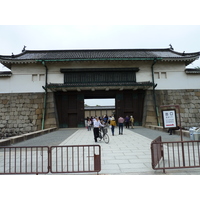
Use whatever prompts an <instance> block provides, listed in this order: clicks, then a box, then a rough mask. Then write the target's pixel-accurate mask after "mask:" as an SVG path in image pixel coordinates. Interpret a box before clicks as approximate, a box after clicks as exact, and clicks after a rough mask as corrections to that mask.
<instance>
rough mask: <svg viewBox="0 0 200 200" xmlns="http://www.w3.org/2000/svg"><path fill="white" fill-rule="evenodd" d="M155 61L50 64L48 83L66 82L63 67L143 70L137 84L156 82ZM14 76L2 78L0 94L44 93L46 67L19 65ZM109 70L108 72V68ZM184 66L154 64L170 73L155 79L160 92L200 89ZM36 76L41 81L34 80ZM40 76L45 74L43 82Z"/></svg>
mask: <svg viewBox="0 0 200 200" xmlns="http://www.w3.org/2000/svg"><path fill="white" fill-rule="evenodd" d="M151 64H152V63H151V62H143V63H141V62H138V61H135V62H122V61H121V62H83V63H82V62H68V63H57V64H49V63H48V64H47V67H48V83H63V81H64V74H63V73H61V72H60V69H61V68H81V67H83V68H93V67H96V68H118V67H119V68H121V67H126V68H128V67H139V69H140V70H139V72H137V73H136V80H137V82H142V81H150V82H152V74H151ZM11 70H12V76H11V77H0V93H25V92H44V90H43V88H42V86H45V67H44V66H43V65H42V64H29V65H15V66H14V67H12V68H11ZM105 70H106V69H105ZM184 70H185V66H184V64H183V63H173V62H159V63H156V64H155V65H154V72H155V73H160V74H161V73H162V72H163V73H166V78H163V77H160V78H156V77H155V83H156V84H157V87H156V89H159V90H162V89H163V90H166V89H199V88H200V81H199V80H200V75H198V74H196V75H194V74H186V73H185V71H184ZM33 75H37V76H38V79H37V78H36V79H37V80H34V81H33V77H32V76H33ZM40 75H44V77H43V79H42V80H40V78H39V77H40Z"/></svg>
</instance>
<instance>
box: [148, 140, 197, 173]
mask: <svg viewBox="0 0 200 200" xmlns="http://www.w3.org/2000/svg"><path fill="white" fill-rule="evenodd" d="M151 156H152V168H153V169H154V170H159V169H162V170H163V172H165V169H178V168H196V167H200V141H177V142H162V140H161V137H158V138H156V139H155V140H154V141H152V143H151Z"/></svg>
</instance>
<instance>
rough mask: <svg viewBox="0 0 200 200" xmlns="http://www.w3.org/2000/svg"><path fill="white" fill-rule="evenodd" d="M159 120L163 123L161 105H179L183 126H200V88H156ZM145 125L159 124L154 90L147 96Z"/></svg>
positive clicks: (148, 92)
mask: <svg viewBox="0 0 200 200" xmlns="http://www.w3.org/2000/svg"><path fill="white" fill-rule="evenodd" d="M155 92H156V101H157V105H158V109H159V121H160V123H161V125H162V117H161V111H160V105H179V106H180V115H181V125H182V127H184V128H186V129H188V128H189V127H193V126H196V127H199V126H200V90H197V89H195V90H192V89H191V90H156V91H155ZM144 108H145V112H144V120H145V125H157V119H156V115H155V108H154V102H153V94H152V91H150V90H149V91H147V93H146V98H145V107H144Z"/></svg>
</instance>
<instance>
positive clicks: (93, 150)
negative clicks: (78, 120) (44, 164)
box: [50, 145, 101, 173]
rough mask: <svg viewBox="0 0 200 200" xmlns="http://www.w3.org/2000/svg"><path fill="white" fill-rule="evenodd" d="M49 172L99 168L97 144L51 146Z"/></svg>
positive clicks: (99, 159) (80, 171)
mask: <svg viewBox="0 0 200 200" xmlns="http://www.w3.org/2000/svg"><path fill="white" fill-rule="evenodd" d="M50 151H51V157H50V166H51V170H50V171H51V173H86V172H99V171H100V170H101V149H100V146H99V145H77V146H74V145H73V146H52V147H51V148H50Z"/></svg>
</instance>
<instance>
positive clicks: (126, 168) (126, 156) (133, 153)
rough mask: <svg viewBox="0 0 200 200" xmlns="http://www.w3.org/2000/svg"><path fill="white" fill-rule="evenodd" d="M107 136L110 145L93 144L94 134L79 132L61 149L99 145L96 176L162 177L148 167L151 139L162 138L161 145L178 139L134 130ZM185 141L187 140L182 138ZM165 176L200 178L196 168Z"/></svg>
mask: <svg viewBox="0 0 200 200" xmlns="http://www.w3.org/2000/svg"><path fill="white" fill-rule="evenodd" d="M108 134H109V136H110V142H109V144H105V143H104V141H99V142H97V143H95V142H94V139H93V132H92V131H87V129H86V128H84V129H83V128H82V129H78V130H77V131H76V132H75V133H74V134H73V135H71V136H70V137H68V138H67V139H66V140H65V141H63V142H62V143H61V144H60V145H77V144H79V145H88V144H99V145H101V152H102V154H101V157H102V158H101V160H102V162H101V163H102V164H101V168H102V170H101V172H100V173H99V174H102V175H103V174H116V175H119V174H121V175H125V174H129V175H131V174H132V175H134V174H135V175H159V174H161V175H163V171H162V170H153V169H152V167H151V151H150V144H151V142H152V140H153V139H155V138H156V137H158V136H160V135H161V136H162V137H163V138H164V139H163V141H180V136H178V135H172V136H171V135H169V134H168V133H165V132H162V131H156V130H151V129H146V128H143V127H135V129H124V134H123V135H118V129H117V128H116V130H115V136H112V135H111V131H110V129H109V130H108ZM184 140H189V138H185V137H184ZM166 174H168V175H169V174H171V175H176V174H177V175H189V174H193V175H196V174H200V169H199V168H193V169H170V170H166Z"/></svg>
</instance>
